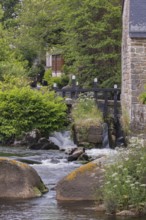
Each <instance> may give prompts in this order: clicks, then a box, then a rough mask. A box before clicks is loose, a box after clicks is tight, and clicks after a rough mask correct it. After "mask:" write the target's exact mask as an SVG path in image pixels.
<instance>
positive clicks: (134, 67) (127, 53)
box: [121, 0, 146, 134]
mask: <svg viewBox="0 0 146 220" xmlns="http://www.w3.org/2000/svg"><path fill="white" fill-rule="evenodd" d="M129 11H130V0H125V1H124V4H123V36H122V97H121V98H122V109H123V110H124V111H126V112H127V113H128V115H129V119H130V124H131V128H132V129H133V130H136V131H139V133H143V134H144V133H146V105H143V104H141V103H140V100H139V95H140V94H141V92H143V91H144V86H145V85H146V38H130V36H129V14H130V13H129Z"/></svg>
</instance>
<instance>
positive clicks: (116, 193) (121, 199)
mask: <svg viewBox="0 0 146 220" xmlns="http://www.w3.org/2000/svg"><path fill="white" fill-rule="evenodd" d="M145 176H146V149H145V147H142V145H141V144H140V143H139V142H138V141H137V140H135V139H134V140H131V146H130V147H129V148H128V149H127V150H126V149H124V150H121V152H120V153H119V155H117V160H116V162H115V163H114V164H112V165H110V166H108V167H106V174H105V185H104V187H103V194H104V201H105V204H106V206H107V210H108V212H110V213H115V212H117V211H120V210H130V209H131V210H133V209H134V210H135V211H136V212H137V213H141V212H144V211H146V181H145V180H146V179H145Z"/></svg>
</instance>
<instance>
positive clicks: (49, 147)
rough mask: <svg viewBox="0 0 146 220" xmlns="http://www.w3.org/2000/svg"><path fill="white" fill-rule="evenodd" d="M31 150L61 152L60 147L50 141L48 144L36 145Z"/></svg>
mask: <svg viewBox="0 0 146 220" xmlns="http://www.w3.org/2000/svg"><path fill="white" fill-rule="evenodd" d="M29 148H30V149H31V150H59V147H58V146H57V145H55V144H54V143H53V142H51V141H49V140H47V142H46V143H45V142H44V143H34V144H32V145H31V146H30V147H29Z"/></svg>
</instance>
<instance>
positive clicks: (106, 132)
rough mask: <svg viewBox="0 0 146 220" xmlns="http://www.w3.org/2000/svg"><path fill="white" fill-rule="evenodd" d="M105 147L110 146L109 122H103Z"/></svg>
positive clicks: (103, 143) (103, 142)
mask: <svg viewBox="0 0 146 220" xmlns="http://www.w3.org/2000/svg"><path fill="white" fill-rule="evenodd" d="M102 146H103V148H110V144H109V134H108V124H107V123H104V124H103V140H102Z"/></svg>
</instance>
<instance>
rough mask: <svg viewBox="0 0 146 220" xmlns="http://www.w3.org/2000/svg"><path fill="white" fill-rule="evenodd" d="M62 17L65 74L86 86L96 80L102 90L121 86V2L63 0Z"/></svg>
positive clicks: (111, 0) (114, 0)
mask: <svg viewBox="0 0 146 220" xmlns="http://www.w3.org/2000/svg"><path fill="white" fill-rule="evenodd" d="M64 5H65V6H64ZM62 13H63V16H64V30H65V32H64V45H63V48H64V56H65V60H66V70H67V71H69V72H71V73H74V74H76V75H78V77H79V79H80V81H81V82H84V84H89V83H91V79H92V80H93V78H94V77H98V78H99V81H100V82H101V83H102V85H103V86H105V85H106V86H108V85H109V86H111V85H113V84H114V83H120V65H121V64H120V51H121V18H120V16H121V5H120V1H119V0H110V1H106V0H93V1H90V0H84V1H83V0H82V1H79V0H74V1H72V2H70V1H69V0H64V2H63V10H62Z"/></svg>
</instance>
